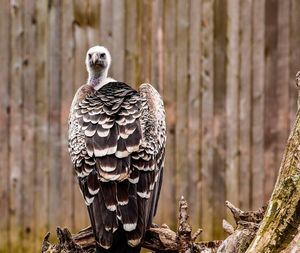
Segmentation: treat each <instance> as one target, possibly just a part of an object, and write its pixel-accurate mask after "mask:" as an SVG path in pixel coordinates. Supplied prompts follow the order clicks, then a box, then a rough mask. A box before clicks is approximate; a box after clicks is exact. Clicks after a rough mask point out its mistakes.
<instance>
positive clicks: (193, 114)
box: [166, 0, 202, 227]
mask: <svg viewBox="0 0 300 253" xmlns="http://www.w3.org/2000/svg"><path fill="white" fill-rule="evenodd" d="M201 2H202V1H199V0H191V3H190V6H189V23H190V31H189V37H188V38H189V52H188V54H189V70H188V73H189V77H190V85H189V87H190V88H189V91H188V100H187V102H188V145H187V150H186V152H187V168H188V170H189V171H190V172H189V174H188V182H189V195H190V200H191V201H190V202H189V205H190V217H191V218H192V221H193V224H195V226H194V227H197V226H200V220H199V219H200V217H201V213H200V206H201V203H200V185H201V181H200V178H201V175H200V172H201V171H200V152H201V145H200V144H201V142H200V134H201V132H200V129H201V118H200V115H201V75H200V71H199V69H201V30H200V29H199V27H200V26H201V15H202V13H201ZM199 13H200V15H199ZM166 95H167V94H166Z"/></svg>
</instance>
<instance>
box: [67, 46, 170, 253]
mask: <svg viewBox="0 0 300 253" xmlns="http://www.w3.org/2000/svg"><path fill="white" fill-rule="evenodd" d="M85 64H86V69H87V72H88V80H87V83H86V84H84V85H82V86H81V87H80V88H79V89H78V90H77V92H76V94H75V96H74V98H73V101H72V104H71V108H70V114H69V130H68V149H69V153H70V157H71V161H72V163H73V167H74V170H75V172H76V173H75V174H76V177H77V179H78V183H79V188H80V191H81V193H82V195H83V198H84V201H85V204H86V206H87V210H88V214H89V218H90V222H91V226H92V229H93V233H94V237H95V240H96V252H97V253H105V252H110V253H113V252H119V253H122V252H124V253H129V252H131V253H137V252H140V250H141V243H142V241H143V239H144V236H145V232H146V230H147V229H149V228H150V227H151V225H152V221H153V217H154V216H155V214H156V210H157V205H158V199H159V195H160V191H161V186H162V179H163V170H164V160H165V145H166V116H165V110H164V104H163V100H162V98H161V96H160V94H159V92H158V91H157V90H156V89H155V88H154V87H153V86H152V85H151V84H149V83H143V84H141V85H140V87H139V89H138V90H135V89H133V88H132V87H130V86H129V85H128V84H126V83H124V82H119V81H117V80H115V79H113V78H111V77H108V71H109V68H110V65H111V55H110V52H109V51H108V49H107V48H105V47H103V46H99V45H97V46H93V47H91V48H90V49H89V50H88V51H87V54H86V58H85Z"/></svg>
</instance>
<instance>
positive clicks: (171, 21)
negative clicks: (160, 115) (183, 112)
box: [158, 0, 176, 228]
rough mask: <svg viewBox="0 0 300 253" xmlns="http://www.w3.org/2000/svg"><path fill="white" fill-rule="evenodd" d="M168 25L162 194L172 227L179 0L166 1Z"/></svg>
mask: <svg viewBox="0 0 300 253" xmlns="http://www.w3.org/2000/svg"><path fill="white" fill-rule="evenodd" d="M163 11H164V14H163V15H164V26H163V29H164V30H165V31H168V33H166V34H165V36H164V48H165V50H164V55H163V61H164V63H165V64H164V74H163V89H164V93H165V94H168V96H165V97H164V103H165V110H166V118H167V126H168V127H167V131H168V132H167V136H168V137H167V138H168V141H167V144H166V163H165V169H164V178H165V179H164V183H163V185H162V192H164V194H162V196H161V197H160V202H159V205H160V208H158V214H160V220H161V221H162V222H165V223H167V224H169V225H170V226H171V227H172V228H174V227H175V225H176V209H175V203H176V185H175V183H176V179H175V176H176V173H175V171H176V162H175V160H176V158H175V155H174V154H175V126H176V117H175V115H176V102H175V101H176V89H174V87H173V86H174V85H175V84H176V76H175V75H171V74H170V73H175V71H176V55H175V54H174V53H173V50H172V49H173V48H174V47H175V43H176V40H175V36H176V22H175V17H176V2H175V1H172V0H165V1H164V9H163Z"/></svg>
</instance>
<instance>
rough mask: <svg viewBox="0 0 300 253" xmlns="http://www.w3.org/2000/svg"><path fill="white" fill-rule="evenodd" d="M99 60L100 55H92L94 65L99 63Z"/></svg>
mask: <svg viewBox="0 0 300 253" xmlns="http://www.w3.org/2000/svg"><path fill="white" fill-rule="evenodd" d="M97 60H98V55H97V53H94V54H93V55H92V62H93V64H95V63H96V62H97Z"/></svg>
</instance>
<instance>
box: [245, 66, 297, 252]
mask: <svg viewBox="0 0 300 253" xmlns="http://www.w3.org/2000/svg"><path fill="white" fill-rule="evenodd" d="M296 81H297V86H298V88H299V87H300V73H299V72H298V73H297V76H296ZM299 225H300V110H299V109H298V112H297V116H296V121H295V124H294V126H293V129H292V132H291V134H290V136H289V139H288V143H287V146H286V149H285V152H284V156H283V159H282V162H281V166H280V170H279V176H278V178H277V182H276V184H275V188H274V190H273V193H272V196H271V199H270V201H269V205H268V208H267V211H266V215H265V217H264V218H263V220H262V223H261V226H260V228H259V230H258V231H257V233H256V236H255V238H254V240H253V241H252V243H251V245H250V247H249V248H248V250H247V253H254V252H272V253H276V252H282V251H283V250H284V249H285V248H287V246H288V245H289V244H290V242H291V241H292V240H293V238H294V237H295V235H296V234H297V231H298V230H297V229H298V227H299Z"/></svg>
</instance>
